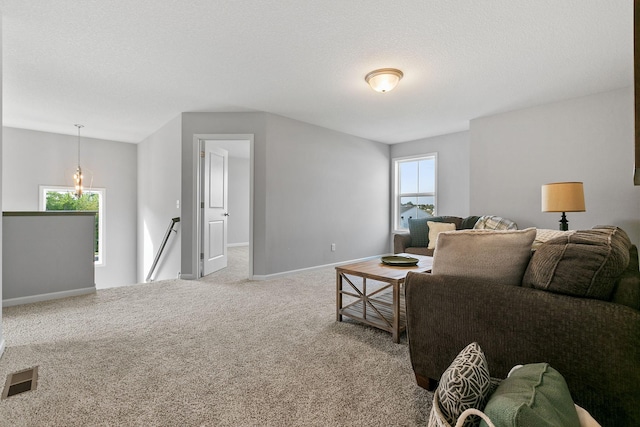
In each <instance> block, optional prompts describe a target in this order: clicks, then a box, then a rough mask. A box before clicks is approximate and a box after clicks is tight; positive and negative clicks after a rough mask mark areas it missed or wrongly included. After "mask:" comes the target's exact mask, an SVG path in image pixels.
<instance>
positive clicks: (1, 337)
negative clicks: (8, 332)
mask: <svg viewBox="0 0 640 427" xmlns="http://www.w3.org/2000/svg"><path fill="white" fill-rule="evenodd" d="M0 99H2V11H0ZM1 126H2V102H0V127H1ZM3 148H4V141H3V140H2V132H0V212H2V207H3V206H2V157H3V156H2V152H3V151H4V150H3ZM0 299H2V223H0ZM4 346H5V344H4V335H3V334H2V307H0V357H1V356H2V353H3V351H4Z"/></svg>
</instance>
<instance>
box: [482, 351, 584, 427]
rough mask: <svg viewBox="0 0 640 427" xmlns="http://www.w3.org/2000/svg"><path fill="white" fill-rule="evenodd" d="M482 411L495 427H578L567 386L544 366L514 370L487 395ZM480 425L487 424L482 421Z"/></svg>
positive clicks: (533, 364)
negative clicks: (487, 398)
mask: <svg viewBox="0 0 640 427" xmlns="http://www.w3.org/2000/svg"><path fill="white" fill-rule="evenodd" d="M483 412H484V413H485V414H486V415H487V416H488V417H489V419H490V420H491V421H492V422H493V423H494V424H495V425H496V426H514V427H516V426H517V427H545V426H554V427H574V426H575V427H579V426H580V420H579V419H578V413H577V411H576V408H575V405H574V403H573V399H572V398H571V393H569V388H568V387H567V383H566V382H565V380H564V378H563V377H562V375H560V373H559V372H558V371H556V370H555V369H553V368H552V367H551V366H549V364H548V363H532V364H529V365H524V366H523V367H521V368H518V369H515V370H514V371H513V372H512V373H511V375H509V377H508V378H507V379H505V380H503V381H502V382H501V383H500V385H499V386H498V388H497V389H496V391H495V392H494V393H493V394H492V395H491V397H490V398H489V401H488V402H487V405H486V406H485V408H484V411H483ZM480 426H481V427H487V424H486V423H485V422H484V421H482V422H481V423H480Z"/></svg>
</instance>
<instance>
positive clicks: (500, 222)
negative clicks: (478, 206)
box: [473, 215, 518, 230]
mask: <svg viewBox="0 0 640 427" xmlns="http://www.w3.org/2000/svg"><path fill="white" fill-rule="evenodd" d="M473 228H474V229H476V230H517V229H518V224H516V223H515V222H513V221H511V220H510V219H507V218H502V217H499V216H495V215H485V216H481V217H480V218H478V221H476V223H475V224H474V226H473Z"/></svg>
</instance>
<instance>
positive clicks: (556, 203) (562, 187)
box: [542, 182, 585, 231]
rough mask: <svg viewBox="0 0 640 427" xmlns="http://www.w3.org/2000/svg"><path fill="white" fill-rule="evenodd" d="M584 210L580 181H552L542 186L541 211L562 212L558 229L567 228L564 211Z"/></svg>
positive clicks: (582, 189)
mask: <svg viewBox="0 0 640 427" xmlns="http://www.w3.org/2000/svg"><path fill="white" fill-rule="evenodd" d="M584 211H585V207H584V188H583V185H582V183H581V182H554V183H551V184H545V185H543V186H542V212H562V218H561V219H560V221H559V222H560V230H562V231H567V230H568V229H569V221H567V215H566V214H565V212H584Z"/></svg>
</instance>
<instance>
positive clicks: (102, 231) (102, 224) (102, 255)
mask: <svg viewBox="0 0 640 427" xmlns="http://www.w3.org/2000/svg"><path fill="white" fill-rule="evenodd" d="M39 188H40V190H39V191H40V197H39V202H38V209H39V210H40V211H46V209H47V192H49V191H56V192H69V193H73V192H74V191H75V188H74V187H66V186H59V185H41V186H40V187H39ZM84 192H85V193H97V194H98V199H99V202H98V203H99V206H98V236H99V238H98V259H97V260H96V261H95V262H94V264H95V266H96V267H104V266H105V265H107V257H106V251H105V248H106V244H105V239H106V235H107V230H106V221H105V212H106V210H107V209H106V203H107V189H106V188H95V187H93V188H90V189H86V190H84Z"/></svg>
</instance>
